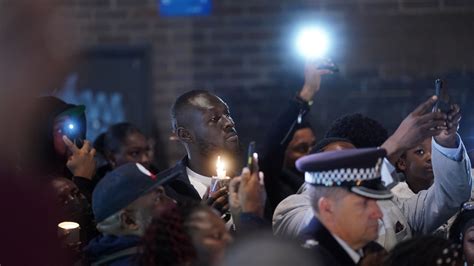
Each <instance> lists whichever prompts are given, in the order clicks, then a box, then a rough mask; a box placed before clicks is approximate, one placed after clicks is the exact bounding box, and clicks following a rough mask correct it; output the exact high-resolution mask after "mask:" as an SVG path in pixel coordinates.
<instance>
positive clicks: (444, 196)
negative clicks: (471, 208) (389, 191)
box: [397, 143, 472, 235]
mask: <svg viewBox="0 0 474 266" xmlns="http://www.w3.org/2000/svg"><path fill="white" fill-rule="evenodd" d="M460 145H462V151H461V152H462V158H461V160H460V161H455V160H452V159H450V158H448V157H447V156H445V155H444V154H443V153H441V152H440V151H439V150H438V149H436V148H435V147H432V154H431V156H432V157H431V158H432V164H433V173H434V184H433V185H432V186H431V187H430V188H429V189H428V190H423V191H420V192H419V193H418V194H417V195H415V196H413V197H411V198H409V199H405V200H403V199H398V200H397V201H398V205H399V206H400V208H401V210H402V212H403V214H404V215H405V216H406V218H407V220H408V224H409V225H410V227H411V229H412V232H413V234H414V235H419V234H427V233H431V232H433V231H434V230H436V228H438V227H439V226H441V225H442V224H443V223H445V222H446V221H448V219H449V218H451V216H453V215H454V214H455V213H456V212H457V211H458V210H459V208H460V207H461V204H462V203H464V202H465V201H468V200H469V198H470V195H471V182H472V181H471V164H470V161H469V157H468V155H467V153H466V149H465V147H464V145H463V144H462V143H461V144H460Z"/></svg>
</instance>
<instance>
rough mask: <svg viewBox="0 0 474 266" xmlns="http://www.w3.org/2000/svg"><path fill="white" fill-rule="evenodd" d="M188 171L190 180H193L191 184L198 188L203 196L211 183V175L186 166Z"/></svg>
mask: <svg viewBox="0 0 474 266" xmlns="http://www.w3.org/2000/svg"><path fill="white" fill-rule="evenodd" d="M186 173H187V174H188V178H189V182H191V185H193V187H194V189H196V191H197V192H198V193H199V196H200V197H201V198H202V197H203V195H204V194H205V193H206V191H207V188H208V187H209V186H210V185H211V177H208V176H204V175H200V174H198V173H196V172H194V171H193V170H191V169H190V168H189V167H186Z"/></svg>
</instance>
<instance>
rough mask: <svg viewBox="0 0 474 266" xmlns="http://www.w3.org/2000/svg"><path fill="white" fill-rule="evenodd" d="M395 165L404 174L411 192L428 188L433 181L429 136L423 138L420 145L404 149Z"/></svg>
mask: <svg viewBox="0 0 474 266" xmlns="http://www.w3.org/2000/svg"><path fill="white" fill-rule="evenodd" d="M397 167H398V169H399V170H401V171H402V172H403V173H404V174H405V177H406V179H407V183H408V184H409V185H410V188H412V190H414V191H413V192H415V193H418V192H419V191H420V190H424V189H428V188H429V187H430V186H431V185H432V184H433V181H434V175H433V167H432V165H431V138H428V139H425V140H424V141H423V142H422V143H421V144H420V145H418V146H416V147H415V148H413V149H410V150H408V151H406V152H405V154H404V155H403V156H402V157H401V158H400V159H399V160H398V162H397ZM412 184H416V185H412ZM415 190H416V191H415Z"/></svg>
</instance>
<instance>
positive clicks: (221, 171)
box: [216, 156, 227, 179]
mask: <svg viewBox="0 0 474 266" xmlns="http://www.w3.org/2000/svg"><path fill="white" fill-rule="evenodd" d="M216 172H217V178H219V179H225V178H227V173H226V170H225V164H224V162H223V161H221V157H220V156H217V163H216Z"/></svg>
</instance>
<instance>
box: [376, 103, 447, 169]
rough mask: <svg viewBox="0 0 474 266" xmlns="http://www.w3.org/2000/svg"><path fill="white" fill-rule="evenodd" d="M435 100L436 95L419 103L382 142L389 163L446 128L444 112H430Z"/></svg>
mask: <svg viewBox="0 0 474 266" xmlns="http://www.w3.org/2000/svg"><path fill="white" fill-rule="evenodd" d="M436 100H437V97H436V96H432V97H431V98H430V99H428V100H427V101H426V102H424V103H422V104H421V105H419V106H418V107H417V108H416V109H415V110H414V111H413V112H411V113H410V114H409V115H408V116H407V117H406V118H405V119H404V120H403V121H402V123H401V124H400V126H399V127H398V129H397V130H396V131H395V133H393V135H392V136H390V137H389V138H388V139H387V141H385V142H384V144H382V148H384V149H385V150H386V151H387V157H388V159H389V160H390V162H391V163H393V164H394V163H395V162H396V161H397V160H398V159H399V157H400V156H401V155H402V154H403V152H405V151H406V150H408V149H410V148H413V147H415V146H416V145H418V144H419V143H421V142H422V141H423V140H425V139H426V138H429V137H433V136H437V135H439V134H440V133H441V132H442V131H444V130H446V129H447V128H448V127H447V126H448V124H447V123H446V119H447V115H446V114H444V113H440V112H431V110H432V108H433V105H434V104H435V103H436ZM453 119H454V117H453Z"/></svg>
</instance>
